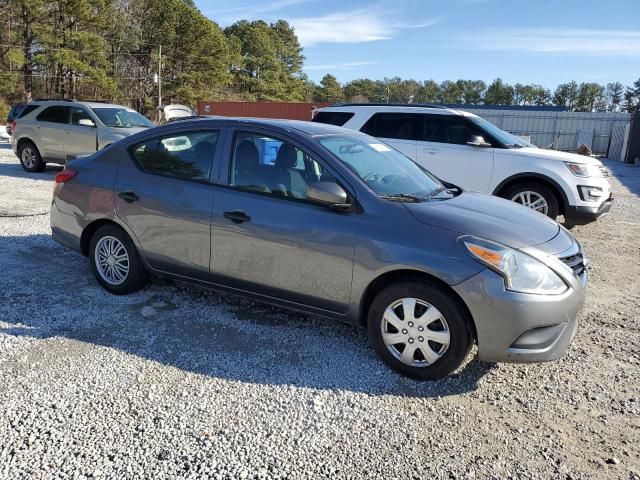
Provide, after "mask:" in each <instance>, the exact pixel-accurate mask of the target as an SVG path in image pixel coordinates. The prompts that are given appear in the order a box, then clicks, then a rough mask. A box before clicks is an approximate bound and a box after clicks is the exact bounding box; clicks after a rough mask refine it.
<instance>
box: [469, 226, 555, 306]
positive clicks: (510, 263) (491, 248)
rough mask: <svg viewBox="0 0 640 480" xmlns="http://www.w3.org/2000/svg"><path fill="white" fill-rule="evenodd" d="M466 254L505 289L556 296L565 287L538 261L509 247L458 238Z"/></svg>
mask: <svg viewBox="0 0 640 480" xmlns="http://www.w3.org/2000/svg"><path fill="white" fill-rule="evenodd" d="M460 241H461V242H462V244H463V245H464V246H465V248H466V249H467V251H468V252H469V254H470V255H471V256H472V257H473V258H474V259H476V260H478V261H479V262H480V263H482V264H484V265H486V266H487V267H489V268H490V269H492V270H493V271H495V272H496V273H498V274H500V275H502V277H503V278H504V286H505V288H506V289H507V290H512V291H514V292H520V293H534V294H539V295H559V294H561V293H564V292H565V291H566V290H567V288H568V287H567V285H566V284H565V283H564V281H563V280H562V279H561V278H560V277H559V276H558V274H557V273H556V272H554V271H553V270H551V269H550V268H549V267H547V266H546V265H545V264H544V263H542V262H541V261H540V260H538V259H536V258H533V257H532V256H530V255H527V254H526V253H523V252H520V251H518V250H514V249H513V248H509V247H506V246H504V245H500V244H499V243H495V242H491V241H489V240H484V239H481V238H476V237H460Z"/></svg>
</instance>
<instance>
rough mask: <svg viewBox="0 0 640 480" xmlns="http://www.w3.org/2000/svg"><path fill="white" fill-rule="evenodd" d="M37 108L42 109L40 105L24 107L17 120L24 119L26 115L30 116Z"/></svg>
mask: <svg viewBox="0 0 640 480" xmlns="http://www.w3.org/2000/svg"><path fill="white" fill-rule="evenodd" d="M36 108H40V105H27V106H26V107H24V108H23V109H22V110H21V111H20V113H19V114H18V116H17V117H16V118H22V117H24V116H26V115H29V114H30V113H31V112H33V111H34V110H35V109H36Z"/></svg>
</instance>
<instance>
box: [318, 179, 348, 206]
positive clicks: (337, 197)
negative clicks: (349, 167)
mask: <svg viewBox="0 0 640 480" xmlns="http://www.w3.org/2000/svg"><path fill="white" fill-rule="evenodd" d="M307 200H312V201H314V202H318V203H324V204H326V205H327V206H330V207H333V208H338V209H346V208H349V207H350V206H351V205H350V204H348V203H347V192H345V191H344V189H343V188H342V187H341V186H340V185H338V184H337V183H335V182H316V183H312V184H311V185H309V188H307Z"/></svg>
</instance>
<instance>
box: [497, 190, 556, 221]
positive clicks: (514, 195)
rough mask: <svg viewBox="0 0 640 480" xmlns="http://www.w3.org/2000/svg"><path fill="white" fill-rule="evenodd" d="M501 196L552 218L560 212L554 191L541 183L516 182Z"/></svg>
mask: <svg viewBox="0 0 640 480" xmlns="http://www.w3.org/2000/svg"><path fill="white" fill-rule="evenodd" d="M502 197H503V198H506V199H507V200H511V201H512V202H516V203H519V204H520V205H523V206H525V207H528V208H530V209H532V210H535V211H536V212H539V213H542V214H543V215H546V216H547V217H549V218H553V219H554V220H555V218H556V217H557V216H558V214H559V213H560V205H559V203H558V198H557V197H556V195H555V193H553V192H552V191H551V189H550V188H549V187H547V186H546V185H543V184H541V183H535V182H523V183H519V184H516V185H514V186H513V187H511V188H509V189H508V190H507V191H505V192H504V194H503V195H502Z"/></svg>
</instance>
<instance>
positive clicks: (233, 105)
mask: <svg viewBox="0 0 640 480" xmlns="http://www.w3.org/2000/svg"><path fill="white" fill-rule="evenodd" d="M329 105H332V104H331V103H323V102H320V103H286V102H210V101H203V100H201V101H199V102H198V115H222V116H225V117H257V118H283V119H288V120H311V116H312V112H313V109H314V108H321V107H326V106H329Z"/></svg>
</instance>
